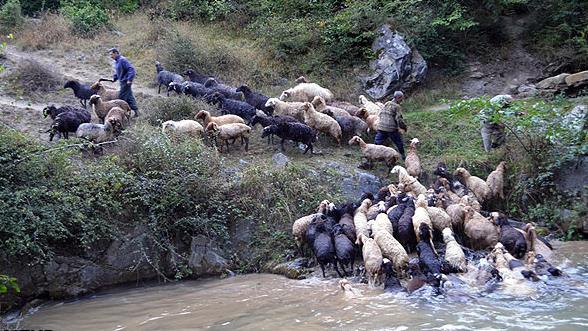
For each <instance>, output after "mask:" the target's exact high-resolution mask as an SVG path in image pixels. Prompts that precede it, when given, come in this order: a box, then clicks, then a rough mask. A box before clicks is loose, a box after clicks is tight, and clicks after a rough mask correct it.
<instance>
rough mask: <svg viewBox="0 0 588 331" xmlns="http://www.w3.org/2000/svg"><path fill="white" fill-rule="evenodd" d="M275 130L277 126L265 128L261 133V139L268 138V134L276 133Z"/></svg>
mask: <svg viewBox="0 0 588 331" xmlns="http://www.w3.org/2000/svg"><path fill="white" fill-rule="evenodd" d="M277 130H278V126H277V125H270V126H266V127H265V128H263V130H262V131H261V138H265V137H267V136H269V135H270V134H274V133H275V132H277Z"/></svg>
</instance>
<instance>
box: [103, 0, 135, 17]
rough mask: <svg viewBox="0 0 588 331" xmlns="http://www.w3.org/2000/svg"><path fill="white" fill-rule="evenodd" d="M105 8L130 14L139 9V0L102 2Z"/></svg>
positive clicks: (107, 0)
mask: <svg viewBox="0 0 588 331" xmlns="http://www.w3.org/2000/svg"><path fill="white" fill-rule="evenodd" d="M102 4H103V5H104V7H105V8H109V9H113V10H118V11H120V12H121V13H124V14H130V13H132V12H134V11H135V10H137V9H139V6H140V2H139V0H102Z"/></svg>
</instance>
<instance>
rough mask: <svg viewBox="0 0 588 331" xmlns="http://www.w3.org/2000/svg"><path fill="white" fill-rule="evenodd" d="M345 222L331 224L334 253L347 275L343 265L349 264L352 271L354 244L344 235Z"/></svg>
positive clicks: (345, 273)
mask: <svg viewBox="0 0 588 331" xmlns="http://www.w3.org/2000/svg"><path fill="white" fill-rule="evenodd" d="M345 227H347V225H346V224H335V225H334V226H333V241H334V242H335V254H336V255H337V260H338V261H339V265H341V269H343V274H344V275H345V276H347V271H345V266H347V265H349V264H351V269H350V270H351V272H353V263H354V261H355V245H354V244H353V242H352V241H351V240H349V238H348V237H347V235H346V231H345V229H344V228H345Z"/></svg>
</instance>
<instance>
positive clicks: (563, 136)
mask: <svg viewBox="0 0 588 331" xmlns="http://www.w3.org/2000/svg"><path fill="white" fill-rule="evenodd" d="M571 107H572V104H571V103H570V102H568V101H567V100H566V99H563V98H558V99H556V100H555V101H553V102H549V103H548V102H545V101H543V100H522V101H515V102H512V103H511V104H510V105H509V106H508V107H506V108H502V107H499V106H498V105H497V104H495V103H491V102H489V100H488V99H487V98H475V99H471V100H462V101H459V102H456V103H454V104H452V106H451V108H450V112H451V113H452V114H454V116H460V117H462V116H472V117H473V118H478V114H479V112H480V110H482V109H484V110H486V111H487V112H488V114H490V117H489V118H490V120H492V121H495V122H500V123H503V124H504V125H505V126H506V129H507V133H508V134H509V139H508V141H509V144H508V145H507V146H506V147H505V148H504V149H503V151H502V155H500V158H501V159H505V160H507V167H508V173H509V174H510V176H509V179H508V183H510V187H509V190H510V193H509V194H507V196H508V199H507V205H506V206H505V207H506V208H507V210H509V211H510V212H511V213H512V214H513V215H515V216H517V217H520V218H522V219H524V220H526V221H534V222H537V223H539V224H541V225H544V226H549V227H551V228H552V229H553V230H559V231H560V233H561V234H562V235H564V236H565V237H566V238H568V239H571V238H575V237H576V236H578V235H579V231H578V229H579V228H580V227H581V224H580V223H579V220H580V219H581V217H583V216H584V215H586V213H587V212H588V211H587V210H586V208H581V207H580V208H579V206H582V205H583V204H584V202H583V200H582V198H581V197H580V196H578V195H576V193H575V192H566V191H562V190H558V189H557V184H558V173H559V171H560V169H564V168H566V167H568V166H570V163H573V162H574V161H575V160H577V159H578V158H580V157H582V156H583V155H587V154H588V136H587V134H586V132H587V131H586V129H587V128H586V119H585V118H582V117H581V116H580V115H578V114H577V113H573V112H571V111H570V110H571ZM565 210H570V211H573V212H571V215H567V216H566V217H564V216H563V215H562V213H565Z"/></svg>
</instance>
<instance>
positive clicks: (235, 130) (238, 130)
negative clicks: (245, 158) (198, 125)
mask: <svg viewBox="0 0 588 331" xmlns="http://www.w3.org/2000/svg"><path fill="white" fill-rule="evenodd" d="M206 131H207V132H215V133H216V134H217V135H218V137H219V138H220V140H221V143H220V152H221V153H222V151H223V143H224V144H226V145H227V152H228V150H229V140H231V139H232V140H233V141H234V140H235V139H237V138H241V145H243V142H245V151H248V150H249V135H250V134H251V127H249V126H247V125H245V124H242V123H230V124H225V125H220V126H219V125H218V124H216V123H214V122H211V123H208V125H207V126H206Z"/></svg>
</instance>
